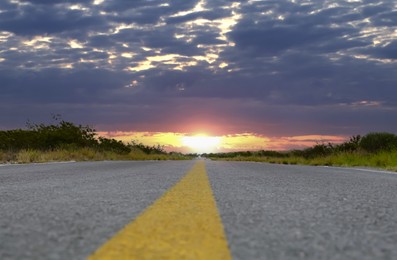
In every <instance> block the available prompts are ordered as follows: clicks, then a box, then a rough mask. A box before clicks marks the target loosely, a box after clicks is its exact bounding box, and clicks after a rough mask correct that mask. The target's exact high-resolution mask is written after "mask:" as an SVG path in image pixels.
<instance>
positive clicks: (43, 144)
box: [0, 120, 190, 163]
mask: <svg viewBox="0 0 397 260" xmlns="http://www.w3.org/2000/svg"><path fill="white" fill-rule="evenodd" d="M96 135H97V134H96V131H95V129H93V128H91V127H88V126H82V125H75V124H73V123H71V122H66V121H64V120H57V122H56V123H54V124H50V125H44V124H38V125H37V124H36V125H32V124H28V129H16V130H8V131H0V163H15V162H16V163H30V162H49V161H71V160H73V161H88V160H90V161H92V160H183V159H190V157H188V156H184V155H182V154H180V153H167V152H166V151H165V150H164V149H163V147H162V146H146V145H143V144H141V143H138V142H136V141H132V142H131V143H129V144H124V143H123V142H121V141H117V140H115V139H109V138H104V137H98V138H96Z"/></svg>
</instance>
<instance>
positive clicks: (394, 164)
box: [211, 151, 397, 172]
mask: <svg viewBox="0 0 397 260" xmlns="http://www.w3.org/2000/svg"><path fill="white" fill-rule="evenodd" d="M211 159H214V160H226V161H254V162H268V163H276V164H300V165H315V166H318V165H324V166H345V167H355V166H362V167H374V168H382V169H386V170H390V171H396V172H397V151H381V152H378V153H366V152H341V153H335V154H331V155H328V156H318V157H314V158H304V157H301V156H288V157H266V156H237V157H232V158H216V157H211Z"/></svg>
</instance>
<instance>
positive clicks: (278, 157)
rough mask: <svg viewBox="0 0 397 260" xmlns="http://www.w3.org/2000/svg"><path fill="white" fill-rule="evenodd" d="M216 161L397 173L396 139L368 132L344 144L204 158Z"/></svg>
mask: <svg viewBox="0 0 397 260" xmlns="http://www.w3.org/2000/svg"><path fill="white" fill-rule="evenodd" d="M202 156H204V157H207V158H211V159H214V160H230V161H256V162H269V163H279V164H303V165H328V166H364V167H376V168H384V169H387V170H392V171H397V136H396V135H394V134H391V133H384V132H382V133H369V134H367V135H365V136H363V137H361V136H359V135H357V136H353V137H351V138H350V139H349V140H348V141H347V142H345V143H342V144H330V143H329V144H317V145H315V146H313V147H309V148H307V149H304V150H292V151H286V152H277V151H255V152H233V153H218V154H204V155H202Z"/></svg>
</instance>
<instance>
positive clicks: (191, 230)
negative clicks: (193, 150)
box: [88, 161, 231, 260]
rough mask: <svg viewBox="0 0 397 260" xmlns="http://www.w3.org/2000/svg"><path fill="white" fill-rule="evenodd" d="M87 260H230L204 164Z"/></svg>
mask: <svg viewBox="0 0 397 260" xmlns="http://www.w3.org/2000/svg"><path fill="white" fill-rule="evenodd" d="M88 259H89V260H94V259H231V256H230V252H229V249H228V246H227V242H226V238H225V234H224V230H223V225H222V221H221V219H220V216H219V213H218V210H217V207H216V203H215V200H214V197H213V194H212V190H211V187H210V183H209V180H208V177H207V174H206V171H205V163H204V161H199V162H197V163H196V164H195V165H194V166H193V168H192V169H191V170H190V171H189V172H188V173H187V175H186V176H185V177H183V178H182V179H181V180H180V181H179V182H178V183H177V184H176V185H175V186H174V187H172V188H171V189H170V190H168V191H167V192H166V193H165V194H164V195H163V196H162V197H160V198H159V199H158V200H157V201H156V202H154V203H153V204H152V205H151V206H150V207H148V208H147V209H146V210H145V211H144V212H143V213H142V214H141V215H139V216H138V217H137V218H136V219H135V221H133V222H131V223H130V224H128V225H127V226H126V227H124V228H123V229H122V230H121V231H119V233H117V234H116V235H115V236H114V237H113V238H111V239H110V240H109V241H108V242H106V243H105V244H104V245H103V246H102V247H100V248H99V249H98V250H97V251H96V252H94V253H93V254H92V255H91V256H89V257H88Z"/></svg>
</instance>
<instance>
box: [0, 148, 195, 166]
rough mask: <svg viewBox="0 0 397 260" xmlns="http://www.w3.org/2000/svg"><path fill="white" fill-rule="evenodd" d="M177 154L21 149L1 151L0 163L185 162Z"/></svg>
mask: <svg viewBox="0 0 397 260" xmlns="http://www.w3.org/2000/svg"><path fill="white" fill-rule="evenodd" d="M186 159H190V158H189V157H187V156H181V155H178V154H146V153H144V152H143V151H141V150H139V149H135V150H132V151H131V152H129V153H127V154H120V153H116V152H112V151H99V150H97V149H94V148H77V149H54V150H49V151H40V150H34V149H23V150H20V151H17V152H12V151H1V150H0V163H43V162H59V161H103V160H110V161H111V160H186Z"/></svg>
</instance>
